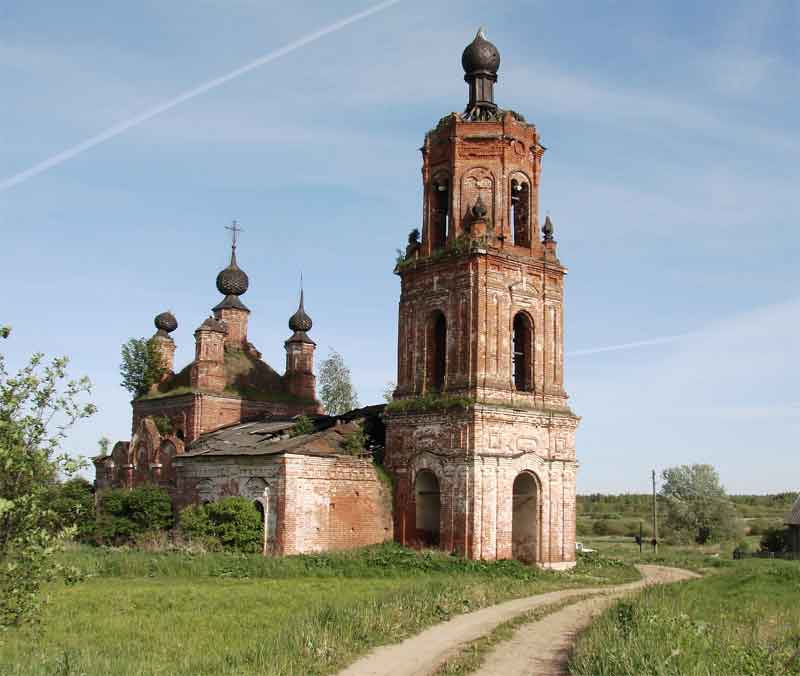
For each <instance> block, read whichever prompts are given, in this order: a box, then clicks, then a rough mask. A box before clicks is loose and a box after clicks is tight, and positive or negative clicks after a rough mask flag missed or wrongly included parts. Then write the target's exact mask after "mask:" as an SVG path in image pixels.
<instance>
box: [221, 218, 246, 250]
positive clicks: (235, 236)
mask: <svg viewBox="0 0 800 676" xmlns="http://www.w3.org/2000/svg"><path fill="white" fill-rule="evenodd" d="M225 229H226V230H230V231H231V233H232V237H233V248H234V249H235V248H236V240H237V239H239V237H238V236H239V233H240V232H244V229H242V228H240V227H239V224H238V223H237V222H236V221H234V222H233V223H231V224H230V225H226V226H225Z"/></svg>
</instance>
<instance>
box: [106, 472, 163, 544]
mask: <svg viewBox="0 0 800 676" xmlns="http://www.w3.org/2000/svg"><path fill="white" fill-rule="evenodd" d="M173 523H174V517H173V514H172V500H171V499H170V497H169V493H167V492H166V491H165V490H164V489H163V488H159V487H158V486H140V487H138V488H134V489H133V490H130V491H128V490H124V489H112V490H109V491H105V492H104V493H103V494H102V495H101V496H100V505H99V512H98V515H97V522H96V528H95V539H96V541H97V542H99V543H102V544H123V543H126V542H130V541H131V540H133V539H134V538H136V537H137V536H140V535H142V534H143V533H145V532H147V531H159V530H166V529H168V528H171V527H172V525H173Z"/></svg>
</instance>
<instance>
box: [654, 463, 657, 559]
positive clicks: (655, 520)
mask: <svg viewBox="0 0 800 676" xmlns="http://www.w3.org/2000/svg"><path fill="white" fill-rule="evenodd" d="M657 552H658V509H657V507H656V471H655V470H653V553H657Z"/></svg>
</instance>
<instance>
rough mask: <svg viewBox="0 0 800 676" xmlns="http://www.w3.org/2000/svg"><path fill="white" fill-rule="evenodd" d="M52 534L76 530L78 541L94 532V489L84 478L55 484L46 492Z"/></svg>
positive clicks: (75, 478)
mask: <svg viewBox="0 0 800 676" xmlns="http://www.w3.org/2000/svg"><path fill="white" fill-rule="evenodd" d="M46 504H47V507H48V508H49V510H50V513H51V526H50V530H51V531H52V532H59V531H63V530H65V529H68V528H70V529H75V535H76V537H77V538H78V539H84V538H86V537H88V536H90V535H91V534H92V533H93V532H94V520H95V513H94V487H93V486H92V484H91V483H90V482H89V481H87V480H86V479H84V478H83V477H74V478H72V479H69V480H68V481H64V482H63V483H55V484H53V485H52V486H50V487H49V488H48V490H47V492H46Z"/></svg>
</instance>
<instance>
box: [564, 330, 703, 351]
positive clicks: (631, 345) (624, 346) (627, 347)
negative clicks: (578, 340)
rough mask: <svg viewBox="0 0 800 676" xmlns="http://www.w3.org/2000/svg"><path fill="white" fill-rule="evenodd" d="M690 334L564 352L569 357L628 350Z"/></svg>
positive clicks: (672, 340)
mask: <svg viewBox="0 0 800 676" xmlns="http://www.w3.org/2000/svg"><path fill="white" fill-rule="evenodd" d="M690 335H691V334H689V333H681V334H678V335H675V336H661V337H660V338H650V339H649V340H637V341H636V342H633V343H620V344H619V345H607V346H605V347H588V348H585V349H582V350H570V351H569V352H567V353H566V354H567V355H569V356H570V357H574V356H579V355H582V354H599V353H601V352H616V351H617V350H630V349H633V348H636V347H647V346H649V345H661V343H674V342H675V341H676V340H683V339H684V338H688V337H689V336H690Z"/></svg>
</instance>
